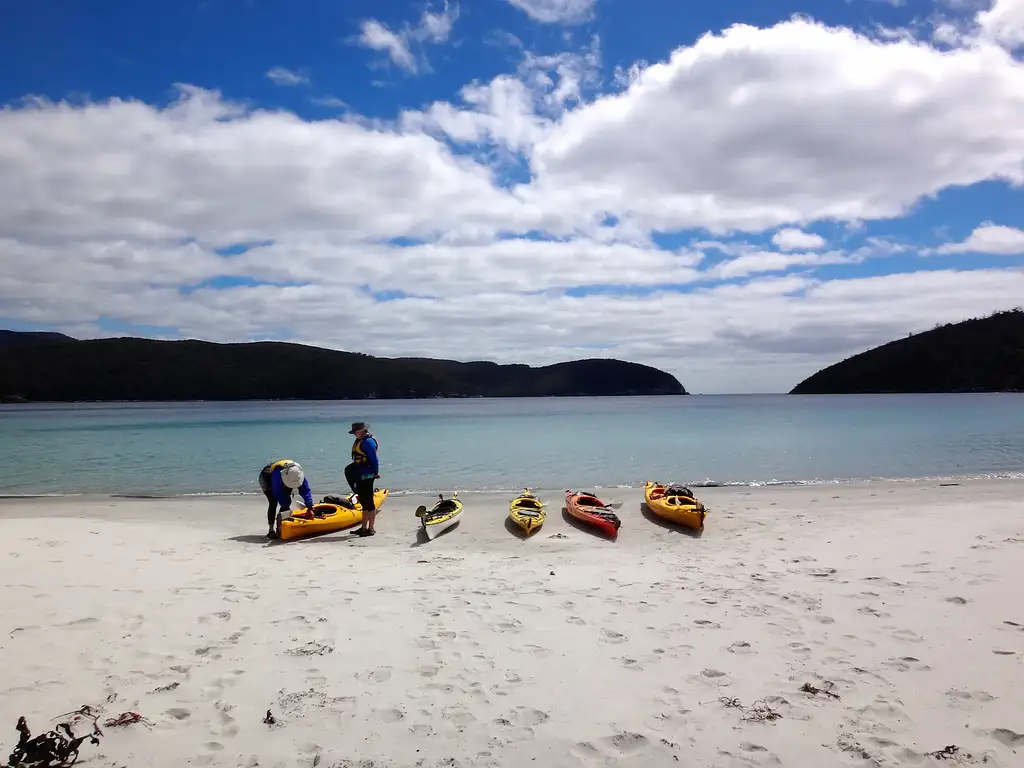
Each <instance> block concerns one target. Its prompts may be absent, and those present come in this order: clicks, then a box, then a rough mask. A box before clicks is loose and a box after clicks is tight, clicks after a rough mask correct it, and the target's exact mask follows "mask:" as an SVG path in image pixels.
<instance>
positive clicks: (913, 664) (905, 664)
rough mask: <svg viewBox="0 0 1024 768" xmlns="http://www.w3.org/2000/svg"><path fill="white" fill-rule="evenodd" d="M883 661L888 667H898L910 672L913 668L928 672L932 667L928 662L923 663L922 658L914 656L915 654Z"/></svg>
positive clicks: (901, 670)
mask: <svg viewBox="0 0 1024 768" xmlns="http://www.w3.org/2000/svg"><path fill="white" fill-rule="evenodd" d="M882 663H883V664H884V665H885V666H887V667H893V668H895V669H898V670H899V671H900V672H909V671H910V670H912V669H914V670H917V671H919V672H927V671H929V670H930V669H931V667H929V666H928V665H927V664H923V663H921V660H920V659H917V658H914V657H913V656H901V657H900V658H898V659H889V660H888V661H883V662H882Z"/></svg>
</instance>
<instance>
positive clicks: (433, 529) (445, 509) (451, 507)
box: [416, 491, 462, 541]
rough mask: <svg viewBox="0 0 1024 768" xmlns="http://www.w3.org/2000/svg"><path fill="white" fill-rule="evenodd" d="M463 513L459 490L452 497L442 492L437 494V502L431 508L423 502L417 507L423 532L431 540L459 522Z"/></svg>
mask: <svg viewBox="0 0 1024 768" xmlns="http://www.w3.org/2000/svg"><path fill="white" fill-rule="evenodd" d="M461 515H462V502H461V501H459V492H458V491H456V492H455V493H454V494H452V497H451V498H450V499H446V498H445V497H444V496H443V495H442V494H440V493H439V494H437V502H435V504H434V506H432V507H431V508H430V509H427V508H426V506H424V505H423V504H421V505H420V506H418V507H417V508H416V517H418V518H419V519H420V523H421V524H422V526H423V532H424V533H425V534H426V535H427V539H428V540H430V541H433V540H434V539H435V538H436V537H437V536H439V535H441V534H442V533H444V532H445V531H447V530H448V529H449V528H451V527H452V526H453V525H455V524H456V523H458V522H459V517H460V516H461Z"/></svg>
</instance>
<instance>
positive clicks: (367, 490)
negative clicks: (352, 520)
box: [356, 477, 374, 512]
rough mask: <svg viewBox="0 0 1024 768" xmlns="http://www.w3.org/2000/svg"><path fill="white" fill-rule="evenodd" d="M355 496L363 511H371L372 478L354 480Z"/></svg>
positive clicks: (372, 507)
mask: <svg viewBox="0 0 1024 768" xmlns="http://www.w3.org/2000/svg"><path fill="white" fill-rule="evenodd" d="M356 498H357V499H359V506H361V507H362V508H363V512H373V511H374V506H373V478H372V477H368V478H366V479H365V480H356Z"/></svg>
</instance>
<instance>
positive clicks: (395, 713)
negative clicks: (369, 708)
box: [376, 709, 405, 724]
mask: <svg viewBox="0 0 1024 768" xmlns="http://www.w3.org/2000/svg"><path fill="white" fill-rule="evenodd" d="M376 714H377V717H379V718H380V720H381V722H382V723H388V724H391V723H397V722H400V721H401V720H403V719H404V718H405V713H404V712H402V710H400V709H378V710H377V711H376Z"/></svg>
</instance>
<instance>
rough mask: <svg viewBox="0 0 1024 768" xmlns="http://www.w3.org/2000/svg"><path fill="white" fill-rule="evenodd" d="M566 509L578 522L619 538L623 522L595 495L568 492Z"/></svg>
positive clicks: (566, 493) (566, 494)
mask: <svg viewBox="0 0 1024 768" xmlns="http://www.w3.org/2000/svg"><path fill="white" fill-rule="evenodd" d="M565 508H566V509H567V510H568V511H569V514H570V515H572V516H573V517H575V518H576V519H577V520H581V521H583V522H584V523H588V524H590V525H593V526H594V527H595V528H599V529H601V530H602V531H604V532H605V533H607V534H608V535H609V536H611V537H612V538H613V539H614V538H617V537H618V535H619V526H620V525H622V521H621V520H619V516H618V515H616V514H615V513H614V512H612V508H611V507H609V506H608V505H607V504H605V503H604V502H603V501H601V499H599V498H598V497H597V496H595V495H594V494H592V493H587V492H586V491H575V492H573V491H569V490H566V492H565Z"/></svg>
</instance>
